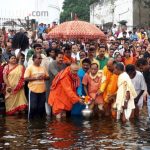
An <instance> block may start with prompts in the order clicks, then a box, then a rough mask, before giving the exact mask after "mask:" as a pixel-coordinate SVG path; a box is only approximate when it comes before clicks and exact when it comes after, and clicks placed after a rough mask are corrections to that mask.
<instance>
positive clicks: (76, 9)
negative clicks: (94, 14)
mask: <svg viewBox="0 0 150 150" xmlns="http://www.w3.org/2000/svg"><path fill="white" fill-rule="evenodd" d="M98 1H99V0H65V1H64V3H63V12H62V13H61V15H60V22H61V23H62V22H65V21H70V20H73V19H74V16H75V15H77V17H78V18H79V19H80V20H85V21H89V20H90V5H91V4H92V3H95V2H98Z"/></svg>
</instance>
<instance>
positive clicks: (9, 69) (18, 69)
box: [3, 55, 27, 115]
mask: <svg viewBox="0 0 150 150" xmlns="http://www.w3.org/2000/svg"><path fill="white" fill-rule="evenodd" d="M24 71H25V68H24V67H23V66H22V65H18V64H17V59H16V56H14V55H11V56H10V57H9V63H8V65H7V66H5V68H4V70H3V78H4V82H5V84H6V93H5V105H6V114H7V115H13V114H15V113H16V112H19V111H22V110H25V109H26V108H27V100H26V97H25V94H24V89H23V86H24V78H23V77H24Z"/></svg>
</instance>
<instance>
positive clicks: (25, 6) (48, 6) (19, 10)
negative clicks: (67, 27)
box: [0, 0, 64, 22]
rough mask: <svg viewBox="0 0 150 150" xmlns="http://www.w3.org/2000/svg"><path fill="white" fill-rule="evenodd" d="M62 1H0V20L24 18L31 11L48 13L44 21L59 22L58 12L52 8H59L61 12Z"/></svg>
mask: <svg viewBox="0 0 150 150" xmlns="http://www.w3.org/2000/svg"><path fill="white" fill-rule="evenodd" d="M63 1H64V0H0V4H2V5H0V18H24V17H25V16H28V14H31V13H32V12H33V11H39V10H40V11H48V12H49V13H48V18H46V17H45V16H44V17H45V21H47V22H52V21H56V20H59V14H60V11H58V9H56V8H54V7H59V8H60V10H61V8H62V4H63ZM8 4H9V5H8ZM52 6H54V7H52ZM44 17H43V18H44ZM36 18H37V17H36ZM40 18H42V17H38V18H37V19H40Z"/></svg>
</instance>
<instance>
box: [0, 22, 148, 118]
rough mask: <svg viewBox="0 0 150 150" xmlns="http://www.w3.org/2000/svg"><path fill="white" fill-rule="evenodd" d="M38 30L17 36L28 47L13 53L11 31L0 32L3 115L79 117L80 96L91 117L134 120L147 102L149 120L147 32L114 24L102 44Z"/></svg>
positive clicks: (24, 32)
mask: <svg viewBox="0 0 150 150" xmlns="http://www.w3.org/2000/svg"><path fill="white" fill-rule="evenodd" d="M42 27H43V24H41V25H40V26H39V28H38V30H37V31H32V30H29V31H21V32H19V34H20V35H21V36H20V38H18V40H19V41H21V42H22V43H29V46H28V48H25V49H14V47H15V46H14V45H18V44H17V43H15V42H16V39H17V38H16V37H15V36H16V33H15V32H14V31H12V30H9V31H8V32H7V31H6V30H5V29H3V30H1V31H0V52H1V53H0V92H1V95H0V96H1V97H2V96H3V95H4V100H5V107H6V114H7V115H14V114H18V113H26V110H27V111H28V118H35V117H37V116H39V117H43V116H45V115H48V116H56V118H62V117H65V116H66V115H68V114H69V115H82V114H81V112H82V110H83V109H84V108H85V105H84V98H83V96H89V97H90V99H91V101H90V109H92V110H93V111H94V113H93V116H98V117H101V116H112V117H114V118H116V119H121V120H122V121H127V120H130V119H133V118H135V117H137V118H138V117H139V115H140V112H141V110H142V108H143V103H144V101H147V108H148V115H149V118H150V42H149V38H150V33H149V32H146V31H145V30H144V28H141V29H138V30H137V29H136V28H133V32H127V31H126V28H124V27H123V28H122V29H121V30H120V31H118V30H116V29H115V28H116V26H113V27H112V29H111V31H109V32H108V33H106V37H107V39H106V41H103V42H100V41H99V40H98V41H96V40H95V41H84V40H83V39H78V40H75V41H73V40H72V41H70V40H69V41H66V40H59V41H58V40H57V39H49V38H48V36H47V35H46V32H45V31H44V27H43V28H42ZM23 37H24V38H23ZM26 37H27V38H26ZM24 40H28V41H24ZM0 107H1V106H0Z"/></svg>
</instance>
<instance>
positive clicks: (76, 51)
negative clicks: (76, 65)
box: [71, 44, 80, 62]
mask: <svg viewBox="0 0 150 150" xmlns="http://www.w3.org/2000/svg"><path fill="white" fill-rule="evenodd" d="M71 57H72V58H74V59H75V60H76V61H78V62H79V61H80V56H79V49H78V46H77V45H76V44H73V45H72V54H71Z"/></svg>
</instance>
